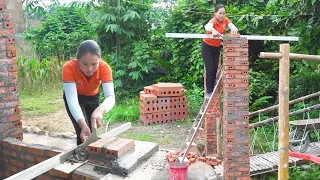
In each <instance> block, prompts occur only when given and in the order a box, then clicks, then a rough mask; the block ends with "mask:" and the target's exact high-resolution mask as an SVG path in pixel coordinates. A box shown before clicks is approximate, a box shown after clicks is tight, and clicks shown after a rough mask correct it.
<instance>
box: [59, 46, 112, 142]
mask: <svg viewBox="0 0 320 180" xmlns="http://www.w3.org/2000/svg"><path fill="white" fill-rule="evenodd" d="M62 80H63V83H64V85H63V90H64V93H63V99H64V102H65V106H66V109H67V113H68V115H69V117H70V119H71V121H72V124H73V126H74V128H75V131H76V134H77V144H78V145H79V144H82V143H83V142H85V141H86V139H87V138H88V137H89V136H90V134H91V129H92V127H91V125H96V126H97V128H99V127H100V126H101V125H102V121H103V114H104V113H106V112H108V111H110V110H111V109H112V108H113V106H114V104H115V97H114V88H113V82H112V71H111V68H110V66H109V65H108V64H107V63H106V62H104V61H103V60H102V59H101V49H100V47H99V45H98V44H97V43H96V42H95V41H93V40H87V41H84V42H82V43H81V44H80V46H79V47H78V51H77V58H76V59H72V60H70V61H68V62H66V63H65V64H64V66H63V69H62ZM100 85H102V88H103V92H104V97H105V99H104V101H103V102H102V103H101V104H99V98H100V94H99V87H100Z"/></svg>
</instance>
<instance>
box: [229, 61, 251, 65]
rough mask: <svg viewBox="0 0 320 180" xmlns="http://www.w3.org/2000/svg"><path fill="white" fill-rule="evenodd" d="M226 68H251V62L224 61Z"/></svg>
mask: <svg viewBox="0 0 320 180" xmlns="http://www.w3.org/2000/svg"><path fill="white" fill-rule="evenodd" d="M224 65H225V66H249V61H236V60H232V61H224Z"/></svg>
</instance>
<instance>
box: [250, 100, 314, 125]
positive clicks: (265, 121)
mask: <svg viewBox="0 0 320 180" xmlns="http://www.w3.org/2000/svg"><path fill="white" fill-rule="evenodd" d="M315 109H320V104H317V105H314V106H310V107H307V108H304V109H300V110H297V111H293V112H290V113H289V116H295V115H298V114H302V113H305V112H309V111H311V110H315ZM278 119H279V116H277V117H273V118H268V119H265V120H263V121H259V122H256V123H252V124H250V125H249V128H257V127H260V126H263V125H266V124H269V123H271V122H276V121H278Z"/></svg>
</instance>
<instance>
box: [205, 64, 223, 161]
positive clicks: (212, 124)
mask: <svg viewBox="0 0 320 180" xmlns="http://www.w3.org/2000/svg"><path fill="white" fill-rule="evenodd" d="M220 64H221V63H220V59H219V64H218V71H217V74H216V75H217V77H216V82H215V86H216V85H217V81H218V78H219V77H218V75H219V70H220ZM204 89H205V93H206V92H207V90H206V71H204ZM220 90H221V88H220V87H218V88H217V90H216V92H215V94H214V98H212V100H211V103H210V105H209V108H208V111H207V113H206V114H205V116H204V118H205V136H206V144H205V149H204V153H205V154H206V155H207V156H216V155H217V134H216V133H217V128H216V127H217V118H221V113H220V99H219V98H220ZM204 103H205V105H207V104H208V99H205V100H204Z"/></svg>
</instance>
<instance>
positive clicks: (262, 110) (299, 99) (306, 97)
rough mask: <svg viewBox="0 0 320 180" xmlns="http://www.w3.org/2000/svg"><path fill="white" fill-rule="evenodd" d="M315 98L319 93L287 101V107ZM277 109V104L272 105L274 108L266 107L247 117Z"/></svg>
mask: <svg viewBox="0 0 320 180" xmlns="http://www.w3.org/2000/svg"><path fill="white" fill-rule="evenodd" d="M316 96H320V91H318V92H316V93H313V94H309V95H307V96H303V97H300V98H297V99H294V100H291V101H289V105H291V104H295V103H297V102H300V101H303V100H306V99H310V98H313V97H316ZM278 107H279V104H277V105H274V106H270V107H267V108H264V109H260V110H258V111H254V112H252V113H249V116H253V115H255V114H259V113H262V112H266V111H271V110H274V109H277V108H278ZM261 122H262V121H261Z"/></svg>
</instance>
